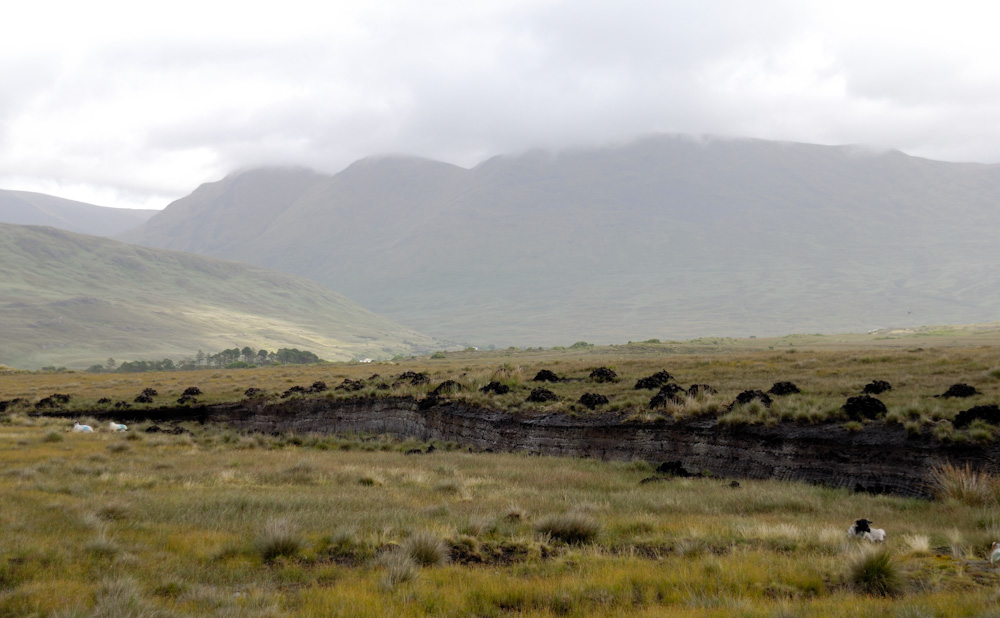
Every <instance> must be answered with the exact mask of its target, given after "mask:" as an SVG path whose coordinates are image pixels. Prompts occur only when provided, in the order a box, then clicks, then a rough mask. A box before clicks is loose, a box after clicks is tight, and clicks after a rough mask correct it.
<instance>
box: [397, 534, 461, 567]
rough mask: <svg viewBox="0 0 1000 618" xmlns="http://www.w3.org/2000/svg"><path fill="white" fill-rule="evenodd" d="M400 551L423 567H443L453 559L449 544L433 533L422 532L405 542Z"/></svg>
mask: <svg viewBox="0 0 1000 618" xmlns="http://www.w3.org/2000/svg"><path fill="white" fill-rule="evenodd" d="M400 550H401V551H402V552H403V553H404V554H406V555H407V556H409V557H410V558H411V559H412V560H413V561H414V562H416V563H417V564H418V565H420V566H422V567H430V566H441V565H444V564H447V563H448V561H449V560H450V559H451V554H450V550H449V548H448V544H447V543H445V542H444V540H443V539H441V537H439V536H437V535H436V534H434V533H432V532H427V531H422V532H417V533H416V534H414V535H412V536H410V537H409V538H408V539H406V541H404V542H403V544H402V546H401V547H400Z"/></svg>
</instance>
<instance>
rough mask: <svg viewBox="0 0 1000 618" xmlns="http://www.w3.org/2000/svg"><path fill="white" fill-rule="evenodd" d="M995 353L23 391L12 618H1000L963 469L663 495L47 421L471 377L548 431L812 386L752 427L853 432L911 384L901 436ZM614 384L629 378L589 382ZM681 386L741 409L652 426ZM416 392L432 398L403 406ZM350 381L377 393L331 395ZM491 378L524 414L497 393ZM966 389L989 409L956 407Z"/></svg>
mask: <svg viewBox="0 0 1000 618" xmlns="http://www.w3.org/2000/svg"><path fill="white" fill-rule="evenodd" d="M996 343H997V333H996V331H995V330H991V329H978V330H967V329H958V330H955V331H948V332H927V333H895V334H888V333H882V334H874V335H871V336H869V337H867V338H854V339H851V338H846V339H838V338H831V337H819V336H809V337H804V336H801V337H789V338H782V339H780V340H779V339H775V340H741V341H736V340H704V341H697V342H686V343H683V344H681V343H643V344H630V345H623V346H613V347H608V348H583V347H581V348H578V349H572V350H504V351H497V352H489V353H486V352H477V351H471V350H470V351H466V352H460V353H452V352H448V353H445V354H443V355H438V358H435V359H431V358H429V357H422V358H415V359H408V360H403V361H400V362H398V363H395V364H389V363H380V364H379V363H376V364H370V365H369V364H364V365H360V364H321V365H314V366H305V367H278V368H264V369H252V370H203V371H197V372H175V373H158V374H129V375H118V374H110V375H93V374H80V373H23V372H21V373H18V372H13V371H11V372H6V373H2V374H0V399H11V398H13V397H24V398H26V399H28V400H29V405H26V406H15V407H14V408H13V409H12V410H11V411H8V413H7V414H5V415H3V416H2V417H0V418H2V421H3V422H2V423H0V462H2V468H0V469H2V473H0V523H2V525H3V526H4V535H3V537H2V545H0V618H2V617H5V616H11V617H13V616H18V617H22V616H39V617H49V616H52V617H60V618H64V617H95V618H96V617H110V616H116V617H129V616H137V617H139V616H142V617H145V616H164V617H166V616H226V617H229V616H247V617H282V616H317V617H318V616H498V617H499V616H733V615H740V616H900V617H904V616H992V615H1000V613H998V612H997V610H996V606H997V602H998V601H1000V595H998V592H997V590H998V589H1000V569H998V568H995V567H991V566H990V565H989V564H988V562H987V561H986V559H985V552H986V551H987V549H988V548H989V545H990V543H991V542H992V541H994V540H997V539H998V538H1000V515H998V514H997V513H998V509H1000V502H998V496H1000V482H998V481H997V480H996V479H995V478H992V477H990V476H989V475H985V476H984V475H980V476H978V477H976V478H975V479H972V478H970V477H968V476H964V475H963V471H961V470H952V471H949V472H946V473H945V474H944V478H943V479H942V480H943V481H945V482H942V484H941V485H942V488H945V487H950V489H947V491H945V490H944V489H943V490H942V492H941V493H940V495H939V498H938V499H936V500H933V501H927V500H917V499H906V498H897V497H889V496H870V495H867V494H854V493H851V492H849V491H846V490H839V489H829V488H822V487H814V486H806V485H801V484H790V483H782V482H775V481H741V483H740V486H739V487H731V486H730V483H729V481H728V480H725V481H724V480H721V479H713V478H697V479H671V480H665V481H658V482H649V483H642V481H643V480H644V479H647V478H648V477H650V476H652V475H653V470H652V466H651V465H650V464H649V463H648V462H644V461H631V462H600V461H594V460H573V459H564V458H547V457H531V456H527V455H521V454H500V453H475V454H474V453H470V452H467V451H465V450H463V449H462V447H461V445H455V444H443V443H438V444H435V447H436V450H435V452H433V453H426V454H419V455H412V454H411V455H407V454H406V451H408V450H412V449H419V450H424V451H425V450H427V445H426V444H419V443H416V442H412V441H404V442H400V441H396V440H392V439H389V438H386V437H383V436H334V435H279V436H263V435H245V434H240V433H237V432H234V431H232V430H231V429H228V428H225V427H221V426H212V425H204V426H201V425H196V424H192V425H183V428H184V429H186V430H187V431H186V432H185V433H181V434H179V435H164V434H162V433H156V434H152V433H147V432H145V431H144V430H145V429H146V428H147V424H144V423H139V424H137V425H133V426H132V427H130V430H129V432H127V433H126V434H113V433H110V432H108V431H105V430H103V428H99V430H98V432H97V433H95V434H90V435H85V434H74V433H72V432H70V431H69V428H70V425H71V423H70V422H69V421H68V420H66V419H62V418H46V417H37V416H34V415H33V414H34V408H33V406H32V405H30V403H33V402H34V401H37V400H38V399H40V398H42V397H45V396H48V395H50V394H52V393H54V392H59V393H66V394H69V395H71V400H70V403H69V404H67V405H66V407H67V408H68V409H69V410H70V411H71V412H73V411H75V412H78V414H79V416H80V417H81V418H83V419H86V416H87V414H88V411H90V410H93V409H94V408H95V406H96V401H97V399H99V398H100V397H109V398H112V399H115V400H119V399H121V400H131V398H132V397H134V396H135V395H137V394H138V393H139V392H140V391H141V390H142V389H143V388H154V389H156V390H157V391H158V392H159V393H160V395H159V396H158V397H157V399H158V400H160V401H161V402H162V403H167V402H169V401H171V400H172V399H173V398H176V397H177V396H179V395H180V393H181V392H183V390H184V389H185V388H187V387H189V386H198V387H199V388H200V389H202V391H203V395H202V396H200V398H201V400H202V401H205V402H212V401H226V400H233V399H240V398H242V396H243V391H244V390H245V389H246V388H248V387H251V386H253V387H257V388H263V389H264V390H265V391H266V392H267V393H269V396H271V397H275V398H277V397H279V393H280V392H282V391H284V390H286V389H288V388H289V387H290V386H294V385H303V386H308V385H310V384H312V383H313V382H315V381H317V380H323V381H326V382H327V383H328V385H329V386H330V389H331V390H329V391H326V392H323V393H317V394H315V395H308V396H318V397H338V398H339V397H352V396H359V395H360V396H380V394H386V393H388V394H392V395H406V394H410V395H413V396H415V397H425V396H426V395H427V392H428V391H429V390H430V389H431V388H433V387H434V386H436V385H437V384H439V383H440V382H442V381H444V380H446V379H454V380H456V381H458V382H459V383H460V384H462V385H463V386H464V387H465V389H464V390H463V391H461V392H458V393H455V394H453V395H449V396H451V397H455V398H465V399H467V400H468V401H471V402H479V403H483V404H484V405H486V404H488V405H493V406H503V407H505V408H508V409H511V410H514V411H519V412H522V413H525V414H529V413H533V412H536V411H548V412H552V411H557V410H561V411H563V412H564V413H567V414H588V413H590V411H589V410H587V409H586V408H583V407H582V406H580V405H579V404H576V403H575V399H576V398H578V397H579V394H580V393H582V392H585V391H594V392H600V393H603V394H606V395H607V396H608V397H609V399H610V403H609V404H608V407H612V406H614V407H615V410H616V411H618V412H620V413H621V414H622V415H623V418H627V417H629V416H632V415H635V414H654V413H655V414H674V415H682V414H687V413H695V412H696V411H698V410H701V411H703V410H704V408H705V407H706V406H712V405H717V406H718V407H719V408H720V409H719V411H718V413H719V414H720V418H722V417H724V416H725V415H726V414H731V413H729V412H725V411H723V410H722V409H721V408H723V407H724V406H725V405H726V404H728V402H729V401H730V400H731V399H732V397H733V396H735V394H736V393H738V392H740V391H742V390H744V389H746V388H758V389H764V390H766V389H767V388H768V387H769V386H770V385H771V384H772V383H774V382H776V381H779V380H789V381H793V382H795V383H796V384H797V385H798V386H799V387H800V388H801V389H802V391H803V392H802V393H801V394H799V395H790V396H788V397H785V398H778V399H777V401H776V403H775V405H774V406H772V408H771V409H770V410H768V411H766V413H765V414H763V415H762V417H758V418H750V417H749V415H745V418H744V419H743V420H742V421H740V422H780V421H781V420H782V418H783V415H791V417H794V416H795V413H794V411H795V410H816V411H817V412H816V415H817V416H818V415H819V413H824V414H836V409H837V407H838V406H839V405H841V404H842V403H843V400H844V398H845V397H846V396H848V395H853V394H857V392H858V391H859V390H860V388H861V387H862V386H863V385H864V384H865V383H867V382H868V381H869V380H871V379H884V380H887V381H889V382H891V383H892V384H893V389H892V390H891V391H889V392H887V393H885V394H883V395H881V396H880V397H881V398H882V399H883V400H884V401H885V402H886V404H887V406H888V408H889V416H890V418H889V420H888V421H887V422H904V423H905V422H919V423H924V422H926V423H927V425H926V430H928V431H935V430H936V428H937V427H939V426H947V425H948V424H949V422H948V419H949V418H951V416H952V415H953V414H954V413H955V412H956V411H957V410H959V409H964V408H967V407H969V406H971V405H973V404H983V403H994V402H996V401H998V399H1000V371H998V368H1000V358H998V354H997V352H998V348H997V346H996ZM442 356H443V357H442ZM601 366H604V367H611V368H613V369H614V370H615V371H616V372H617V373H618V375H619V381H618V382H614V383H594V382H591V381H589V380H588V379H587V377H586V376H587V375H589V372H590V371H591V370H592V369H593V368H595V367H601ZM541 369H548V370H550V371H553V372H555V373H557V374H559V375H560V376H563V377H567V378H571V379H574V380H575V379H577V378H578V379H579V380H575V381H568V382H559V383H553V384H545V386H546V387H547V388H551V389H552V390H553V391H554V392H557V393H558V395H559V397H560V401H557V402H555V403H549V404H527V403H525V402H524V399H525V396H526V395H527V393H528V392H530V390H531V389H532V388H535V387H537V386H539V384H538V383H535V382H532V381H531V378H532V377H533V376H534V374H535V373H536V372H537V371H539V370H541ZM661 369H665V370H667V371H669V372H670V373H672V374H674V375H675V376H676V379H677V381H678V382H679V383H681V384H683V385H685V386H686V385H688V384H690V383H695V382H697V383H708V384H711V385H713V386H714V387H715V388H717V389H718V391H719V392H718V394H717V395H715V396H714V397H713V398H712V399H711V400H708V401H704V400H703V401H691V402H687V403H686V404H685V406H679V407H677V408H675V409H660V410H656V411H651V410H649V408H648V405H647V404H648V399H649V396H650V395H651V392H650V391H635V390H634V389H633V388H632V387H633V385H634V381H635V380H636V379H638V378H639V377H643V376H646V375H650V374H651V373H653V372H655V371H658V370H661ZM404 371H415V372H423V373H426V374H427V375H428V376H429V377H430V383H429V384H428V385H423V386H413V385H410V384H397V385H395V386H393V384H394V383H395V380H394V377H395V376H398V375H399V374H401V373H403V372H404ZM373 373H379V374H381V376H384V379H382V378H379V379H375V380H372V379H371V376H372V374H373ZM344 379H352V380H364V381H365V384H366V385H365V386H364V388H363V389H362V390H361V391H357V392H351V393H348V392H345V391H338V390H333V387H334V386H336V385H337V384H338V383H339V382H340V381H342V380H344ZM492 380H499V381H503V382H504V383H505V384H508V385H510V386H511V387H512V388H513V392H512V393H510V394H508V395H499V396H497V395H488V394H483V393H480V392H478V390H477V389H478V387H480V386H481V385H484V384H486V383H487V382H489V381H492ZM380 381H381V382H385V383H386V384H387V385H388V386H389V387H390V388H389V389H388V390H381V389H378V388H377V387H376V386H375V384H376V383H379V382H380ZM957 382H964V383H968V384H971V385H974V386H975V387H976V388H977V389H978V390H979V391H980V392H981V393H982V394H981V395H977V396H976V397H973V398H971V400H951V399H941V398H935V397H934V395H937V394H940V393H941V392H943V391H944V390H946V389H947V388H948V386H950V385H951V384H954V383H957ZM688 405H690V406H691V409H686V406H688ZM141 407H142V406H141V404H136V405H135V408H141ZM910 410H917V413H915V414H913V413H911V411H910ZM894 418H895V419H896V420H893V419H894ZM924 419H926V421H925V420H924ZM799 420H805V421H806V422H808V420H809V419H808V415H806V416H805V417H802V418H800V419H799ZM877 422H884V421H877ZM859 430H860V431H864V426H862V427H860V428H859ZM991 435H992V434H991ZM966 439H972V437H971V436H966ZM963 482H964V484H963ZM858 517H868V518H869V519H871V520H873V521H875V522H876V525H877V526H880V527H883V528H885V529H886V530H887V531H888V533H889V540H888V542H887V544H886V548H885V553H872V548H870V547H867V546H865V545H863V544H862V543H860V542H857V541H849V540H848V539H846V538H845V535H844V532H845V530H846V528H847V526H848V525H849V524H850V523H851V522H852V521H853V520H854V519H856V518H858Z"/></svg>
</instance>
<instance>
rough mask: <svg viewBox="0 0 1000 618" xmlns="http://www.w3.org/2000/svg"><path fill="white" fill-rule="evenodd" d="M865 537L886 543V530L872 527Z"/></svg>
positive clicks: (871, 540)
mask: <svg viewBox="0 0 1000 618" xmlns="http://www.w3.org/2000/svg"><path fill="white" fill-rule="evenodd" d="M865 539H867V540H868V541H870V542H872V543H885V530H883V529H881V528H872V529H871V530H869V531H868V532H866V533H865Z"/></svg>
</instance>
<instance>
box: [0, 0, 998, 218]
mask: <svg viewBox="0 0 1000 618" xmlns="http://www.w3.org/2000/svg"><path fill="white" fill-rule="evenodd" d="M153 4H155V5H157V6H152V5H153ZM993 6H994V3H988V2H984V1H978V2H965V1H962V0H958V1H956V0H952V1H950V2H919V1H913V0H909V1H899V2H878V1H877V0H865V1H851V0H838V1H837V2H825V1H824V2H805V1H803V0H794V1H793V0H789V1H782V0H755V1H753V2H747V1H745V0H732V1H717V2H713V1H711V0H692V1H690V2H687V1H680V2H669V1H663V2H651V1H649V0H615V1H613V2H612V1H610V0H608V1H606V2H596V1H589V0H565V1H560V0H551V1H550V0H496V1H494V0H488V1H475V0H455V1H451V0H446V1H434V0H430V1H424V2H412V1H402V0H399V1H396V0H357V1H353V2H338V1H337V0H333V1H332V2H331V1H328V2H322V3H321V2H315V1H308V2H306V1H300V0H284V1H283V2H280V3H279V2H260V1H257V0H240V1H238V2H236V1H233V2H229V1H221V2H215V1H212V0H198V1H197V2H195V1H189V0H172V1H171V2H170V3H166V2H156V3H145V2H135V1H134V0H128V1H122V2H118V1H110V0H88V1H87V2H78V1H67V2H57V1H48V0H33V1H31V2H17V3H11V6H5V8H4V16H3V20H2V21H0V188H5V189H23V190H32V191H40V192H44V193H51V194H54V195H59V196H62V197H68V198H72V199H79V200H82V201H87V202H91V203H96V204H100V205H105V206H131V207H149V208H162V207H164V206H166V205H167V204H168V203H169V202H170V201H172V200H174V199H176V198H178V197H181V196H183V195H186V194H188V193H190V192H191V191H192V190H194V189H195V188H196V187H197V186H198V185H199V184H201V183H203V182H208V181H213V180H218V179H220V178H222V177H223V176H225V175H226V174H227V173H229V172H231V171H233V170H236V169H239V168H244V167H250V166H257V165H264V164H299V165H305V166H308V167H312V168H315V169H318V170H321V171H326V172H337V171H339V170H341V169H343V168H344V167H346V166H347V165H348V164H350V163H351V162H352V161H354V160H357V159H359V158H362V157H365V156H370V155H377V154H412V155H419V156H424V157H429V158H433V159H438V160H443V161H448V162H451V163H456V164H459V165H462V166H465V167H471V166H473V165H475V164H477V163H479V162H480V161H482V160H484V159H486V158H488V157H489V156H492V155H495V154H503V153H518V152H521V151H524V150H528V149H531V148H535V147H542V148H553V149H554V148H561V147H569V146H577V145H600V144H604V143H607V142H620V141H623V140H626V139H629V138H631V137H635V136H638V135H642V134H646V133H651V132H667V133H683V134H695V135H701V134H709V135H717V136H741V137H742V136H745V137H758V138H765V139H780V140H793V141H802V142H813V143H821V144H848V143H850V144H865V145H870V146H874V147H878V148H897V149H900V150H902V151H904V152H906V153H908V154H912V155H917V156H924V157H930V158H936V159H944V160H961V161H981V162H987V163H998V162H1000V61H998V59H1000V36H998V35H997V32H996V29H997V24H1000V9H997V8H993ZM998 6H1000V5H998Z"/></svg>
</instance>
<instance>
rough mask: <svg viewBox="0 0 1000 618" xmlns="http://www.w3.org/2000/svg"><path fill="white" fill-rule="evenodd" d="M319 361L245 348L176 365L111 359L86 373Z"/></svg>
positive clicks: (290, 351) (295, 352)
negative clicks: (120, 361) (118, 361)
mask: <svg viewBox="0 0 1000 618" xmlns="http://www.w3.org/2000/svg"><path fill="white" fill-rule="evenodd" d="M320 361H321V359H320V358H319V357H318V356H316V355H315V354H313V353H312V352H309V351H307V350H299V349H298V348H279V349H278V350H277V351H268V350H263V349H262V350H257V351H254V350H253V349H251V348H250V346H245V347H244V348H243V349H240V348H232V349H231V350H223V351H221V352H219V353H217V354H205V353H204V352H202V351H201V350H198V353H197V354H196V355H195V356H194V358H185V359H183V360H180V361H177V362H174V361H172V360H171V359H169V358H165V359H163V360H160V361H149V360H138V361H125V362H123V363H121V364H118V363H117V362H116V361H115V359H113V358H109V359H108V360H107V362H105V363H104V364H103V365H91V366H90V367H88V368H87V371H89V372H91V373H145V372H149V371H185V370H192V369H200V368H202V367H218V368H227V369H239V368H242V367H261V366H264V365H306V364H310V363H318V362H320Z"/></svg>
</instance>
